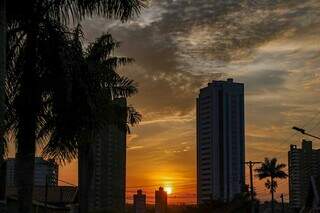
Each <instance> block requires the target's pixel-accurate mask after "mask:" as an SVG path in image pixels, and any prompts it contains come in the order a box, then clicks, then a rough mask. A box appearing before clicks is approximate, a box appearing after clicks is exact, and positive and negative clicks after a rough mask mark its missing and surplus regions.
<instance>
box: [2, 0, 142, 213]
mask: <svg viewBox="0 0 320 213" xmlns="http://www.w3.org/2000/svg"><path fill="white" fill-rule="evenodd" d="M17 5H19V6H17ZM144 5H145V1H144V0H81V1H80V0H58V1H53V0H29V1H20V0H10V1H7V5H6V8H3V9H6V12H7V24H8V40H9V44H8V45H9V47H10V49H9V52H8V65H9V69H10V70H11V71H10V72H11V76H9V77H8V79H9V80H10V81H11V82H10V83H9V85H10V87H9V90H10V95H11V96H10V97H11V98H10V99H11V100H12V102H11V105H10V107H12V108H10V111H13V114H14V115H15V120H16V122H15V123H14V125H13V126H12V127H13V128H14V129H15V130H16V141H17V153H16V160H17V161H16V162H17V163H16V177H17V186H18V200H19V212H24V213H29V212H31V209H32V191H33V170H34V156H35V149H36V139H37V132H38V131H39V129H40V126H41V121H42V114H43V112H46V111H47V110H48V108H47V107H48V103H47V97H48V95H50V92H48V91H47V89H49V91H50V88H48V87H47V85H52V84H50V82H49V84H47V85H45V83H44V82H45V81H44V80H46V76H48V73H47V72H49V73H50V74H52V73H57V75H58V76H59V75H60V74H59V72H63V69H62V70H59V69H60V68H65V67H59V69H56V68H57V65H59V64H64V63H63V60H64V58H63V57H61V54H60V52H61V49H59V48H63V45H61V44H62V43H64V40H66V39H65V37H66V35H65V32H66V30H65V29H64V28H65V27H64V25H66V24H68V23H69V22H70V20H73V21H75V20H81V19H82V18H84V17H86V16H92V15H96V14H97V15H102V16H105V17H107V18H118V19H121V20H122V21H126V20H127V19H129V18H131V17H133V16H134V15H136V14H139V12H140V9H141V8H142V7H144ZM54 39H58V41H55V40H54ZM55 43H59V46H57V47H55V46H53V45H52V44H55ZM58 47H59V48H58ZM54 51H56V52H55V53H54ZM48 56H50V57H51V56H52V57H53V58H50V57H48ZM52 65H54V66H53V67H52ZM15 78H16V79H15ZM0 80H1V79H0ZM55 80H56V79H55ZM12 88H15V89H16V90H14V89H12ZM48 93H49V94H48Z"/></svg>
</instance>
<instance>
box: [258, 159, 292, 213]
mask: <svg viewBox="0 0 320 213" xmlns="http://www.w3.org/2000/svg"><path fill="white" fill-rule="evenodd" d="M285 167H286V165H285V164H283V163H280V164H278V163H277V159H276V158H272V159H271V160H270V159H269V158H265V159H264V162H263V163H262V164H261V166H260V167H259V168H257V169H256V170H255V171H256V172H257V175H256V176H257V177H258V178H259V179H260V180H262V179H265V178H268V179H267V181H266V183H265V187H266V188H267V189H268V190H269V191H270V193H271V211H272V213H273V212H274V193H275V192H276V190H277V187H278V183H277V181H276V179H278V178H279V179H285V178H287V177H288V175H287V173H285V172H284V171H283V169H284V168H285Z"/></svg>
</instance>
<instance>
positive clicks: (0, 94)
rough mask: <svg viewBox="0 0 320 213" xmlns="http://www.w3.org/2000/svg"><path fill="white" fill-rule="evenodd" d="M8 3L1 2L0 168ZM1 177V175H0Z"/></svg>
mask: <svg viewBox="0 0 320 213" xmlns="http://www.w3.org/2000/svg"><path fill="white" fill-rule="evenodd" d="M5 8H6V1H5V0H2V1H1V2H0V47H1V49H0V122H1V123H0V168H1V166H2V163H3V162H4V161H3V158H4V150H5V144H4V140H3V139H2V138H3V135H4V114H5V89H4V84H5V73H6V46H7V45H6V40H7V37H6V34H7V28H6V26H7V24H6V10H5ZM0 175H1V174H0Z"/></svg>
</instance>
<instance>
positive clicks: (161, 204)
mask: <svg viewBox="0 0 320 213" xmlns="http://www.w3.org/2000/svg"><path fill="white" fill-rule="evenodd" d="M167 211H168V195H167V192H166V191H164V189H163V188H162V187H160V188H159V190H158V191H156V192H155V213H167Z"/></svg>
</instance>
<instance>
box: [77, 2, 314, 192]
mask: <svg viewBox="0 0 320 213" xmlns="http://www.w3.org/2000/svg"><path fill="white" fill-rule="evenodd" d="M319 17H320V1H318V0H306V1H300V0H287V1H281V0H259V1H257V0H249V1H247V0H246V1H245V0H153V1H152V2H151V6H150V8H148V9H146V10H145V12H143V14H142V16H141V17H140V18H137V19H135V20H133V21H130V22H129V23H125V24H123V23H120V22H116V21H105V20H104V19H99V18H94V19H91V20H87V21H86V22H84V23H83V25H84V29H85V32H86V36H87V38H88V40H93V39H94V38H95V37H97V36H98V35H100V34H102V33H103V32H107V31H109V32H111V33H112V34H113V36H114V37H115V38H116V39H118V40H120V41H121V42H122V45H121V48H120V50H119V51H117V54H121V55H126V56H129V57H133V58H134V59H135V60H136V62H135V64H134V65H132V66H128V67H124V69H123V70H122V71H121V72H122V73H123V74H125V75H126V76H128V77H129V78H132V79H134V80H135V81H137V82H138V83H139V93H138V95H136V96H135V97H133V98H131V99H130V102H131V103H133V104H134V105H135V107H136V108H137V109H138V110H139V111H141V112H142V114H143V117H144V120H143V122H142V124H141V126H139V127H138V128H134V129H133V131H134V133H135V134H136V136H133V137H132V138H131V139H130V144H129V147H130V146H131V147H133V148H132V150H130V152H129V161H128V174H129V176H130V177H131V178H132V179H130V180H140V181H141V178H144V181H142V182H148V183H149V182H150V180H151V179H152V180H153V179H156V177H157V176H159V177H160V176H161V177H162V176H165V175H164V174H168V173H172V174H173V173H174V174H175V176H176V178H178V177H188V178H193V177H194V176H195V173H194V172H195V171H194V169H195V168H194V167H195V160H196V159H195V150H196V146H195V120H194V119H195V98H196V97H197V94H198V92H199V88H201V87H203V86H205V85H206V84H207V83H208V82H211V81H212V80H215V79H222V78H226V77H233V78H234V79H235V81H240V82H244V83H245V87H246V124H247V134H246V139H247V146H246V147H247V158H248V159H250V160H261V159H263V157H264V156H266V155H272V156H275V157H278V158H280V160H281V161H284V162H285V161H286V159H287V152H286V151H287V148H288V146H289V144H290V143H298V142H299V141H300V139H301V138H300V137H299V136H292V137H290V135H292V132H291V129H290V128H291V126H293V125H300V126H306V127H310V128H312V127H314V126H315V129H314V131H318V130H320V128H319V125H318V126H317V119H313V118H314V115H315V114H316V113H317V112H319V111H320V108H319V106H320V100H319V98H317V97H318V96H319V91H320V86H319V85H320V75H319V73H320V61H319V59H320V43H319V42H318V41H319V39H320V36H319V35H320V18H319ZM182 143H183V144H182ZM142 147H143V148H142ZM187 147H188V148H187ZM183 150H186V152H183ZM272 156H271V157H272ZM137 171H138V174H139V176H141V175H140V174H141V173H143V174H144V175H143V177H136V176H135V174H136V173H137ZM153 181H154V180H153ZM159 181H160V180H159ZM261 187H263V185H261Z"/></svg>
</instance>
